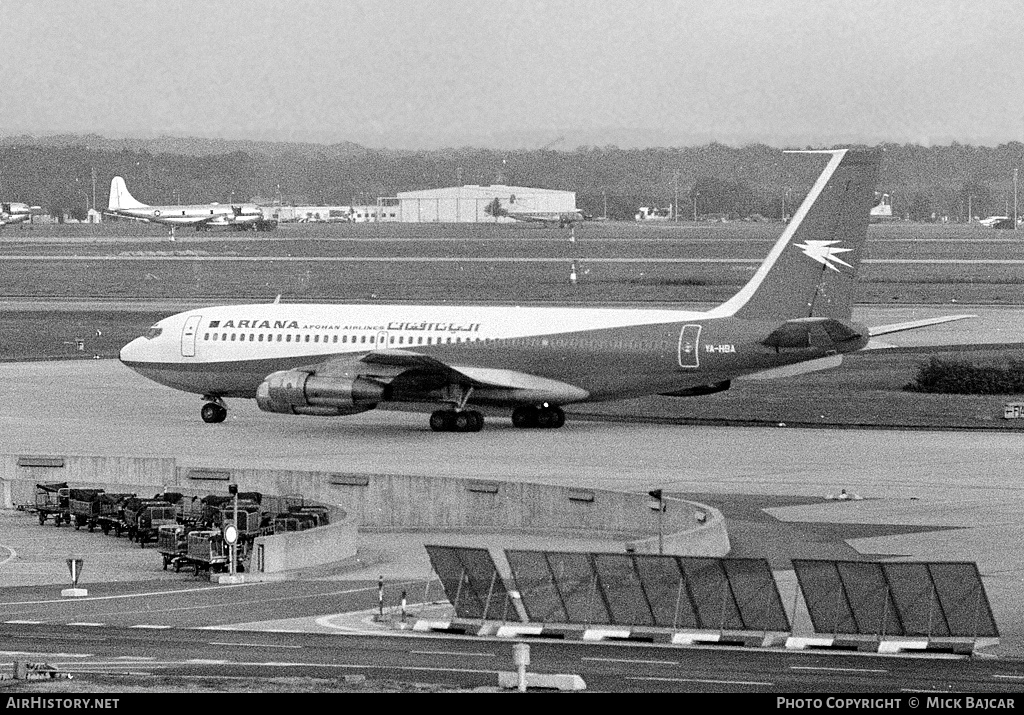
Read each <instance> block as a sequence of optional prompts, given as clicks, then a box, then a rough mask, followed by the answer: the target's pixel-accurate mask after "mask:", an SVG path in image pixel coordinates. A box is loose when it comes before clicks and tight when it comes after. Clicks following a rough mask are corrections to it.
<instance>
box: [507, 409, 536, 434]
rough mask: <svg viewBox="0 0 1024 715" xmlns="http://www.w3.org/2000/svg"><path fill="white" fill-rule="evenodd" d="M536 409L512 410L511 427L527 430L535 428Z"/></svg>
mask: <svg viewBox="0 0 1024 715" xmlns="http://www.w3.org/2000/svg"><path fill="white" fill-rule="evenodd" d="M537 412H538V410H537V408H536V407H517V408H515V409H514V410H512V426H513V427H518V428H519V429H528V428H530V427H536V426H537Z"/></svg>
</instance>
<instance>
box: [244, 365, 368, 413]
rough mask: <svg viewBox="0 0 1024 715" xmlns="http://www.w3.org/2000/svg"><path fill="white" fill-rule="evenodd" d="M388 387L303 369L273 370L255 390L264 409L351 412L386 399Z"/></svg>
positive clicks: (258, 403)
mask: <svg viewBox="0 0 1024 715" xmlns="http://www.w3.org/2000/svg"><path fill="white" fill-rule="evenodd" d="M386 391H387V387H386V386H385V385H382V384H380V383H379V382H375V381H374V380H372V379H368V378H365V377H354V378H351V377H318V376H316V375H314V374H312V373H309V372H303V371H302V370H282V371H280V372H275V373H272V374H271V375H269V376H268V377H267V379H266V380H264V381H263V383H262V384H261V385H260V386H259V389H257V390H256V404H257V405H258V406H259V408H260V409H261V410H263V411H264V412H283V413H285V414H289V415H321V416H335V415H354V414H356V413H357V412H366V411H367V410H372V409H373V408H374V407H376V406H377V403H378V402H380V401H381V400H383V399H385V393H386Z"/></svg>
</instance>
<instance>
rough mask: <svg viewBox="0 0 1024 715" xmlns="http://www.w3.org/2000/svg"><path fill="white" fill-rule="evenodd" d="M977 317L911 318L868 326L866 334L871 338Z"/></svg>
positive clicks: (975, 316)
mask: <svg viewBox="0 0 1024 715" xmlns="http://www.w3.org/2000/svg"><path fill="white" fill-rule="evenodd" d="M977 317H978V316H977V315H943V316H941V317H939V318H924V319H923V320H911V321H909V322H906V323H893V324H892V325H879V326H877V327H874V328H869V329H868V335H870V336H871V337H872V338H873V337H875V336H878V335H888V334H889V333H902V332H903V331H904V330H916V329H917V328H926V327H928V326H929V325H940V324H941V323H951V322H953V321H954V320H964V319H966V318H977Z"/></svg>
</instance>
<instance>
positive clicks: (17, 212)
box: [0, 201, 42, 227]
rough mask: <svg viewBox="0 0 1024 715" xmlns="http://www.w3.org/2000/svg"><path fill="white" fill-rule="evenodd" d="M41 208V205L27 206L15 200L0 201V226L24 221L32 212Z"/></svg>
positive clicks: (30, 216)
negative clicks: (8, 201)
mask: <svg viewBox="0 0 1024 715" xmlns="http://www.w3.org/2000/svg"><path fill="white" fill-rule="evenodd" d="M41 209H42V207H41V206H29V205H28V204H23V203H19V202H17V201H12V202H10V203H6V202H5V203H0V227H3V226H9V225H11V224H15V223H24V222H25V221H28V220H29V219H30V218H32V214H33V212H35V211H39V210H41Z"/></svg>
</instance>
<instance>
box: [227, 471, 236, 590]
mask: <svg viewBox="0 0 1024 715" xmlns="http://www.w3.org/2000/svg"><path fill="white" fill-rule="evenodd" d="M228 494H230V495H231V496H232V497H234V506H233V509H232V511H233V514H232V522H231V525H232V527H234V529H235V530H236V531H235V534H237V533H238V532H237V529H238V485H237V484H229V485H228ZM236 538H237V536H236V537H235V538H231V539H230V543H229V544H228V548H229V549H230V552H229V554H228V559H229V560H228V564H229V568H230V574H231V575H232V576H234V575H235V574H236V573H237V570H238V549H237V547H236V546H235V544H236Z"/></svg>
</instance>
